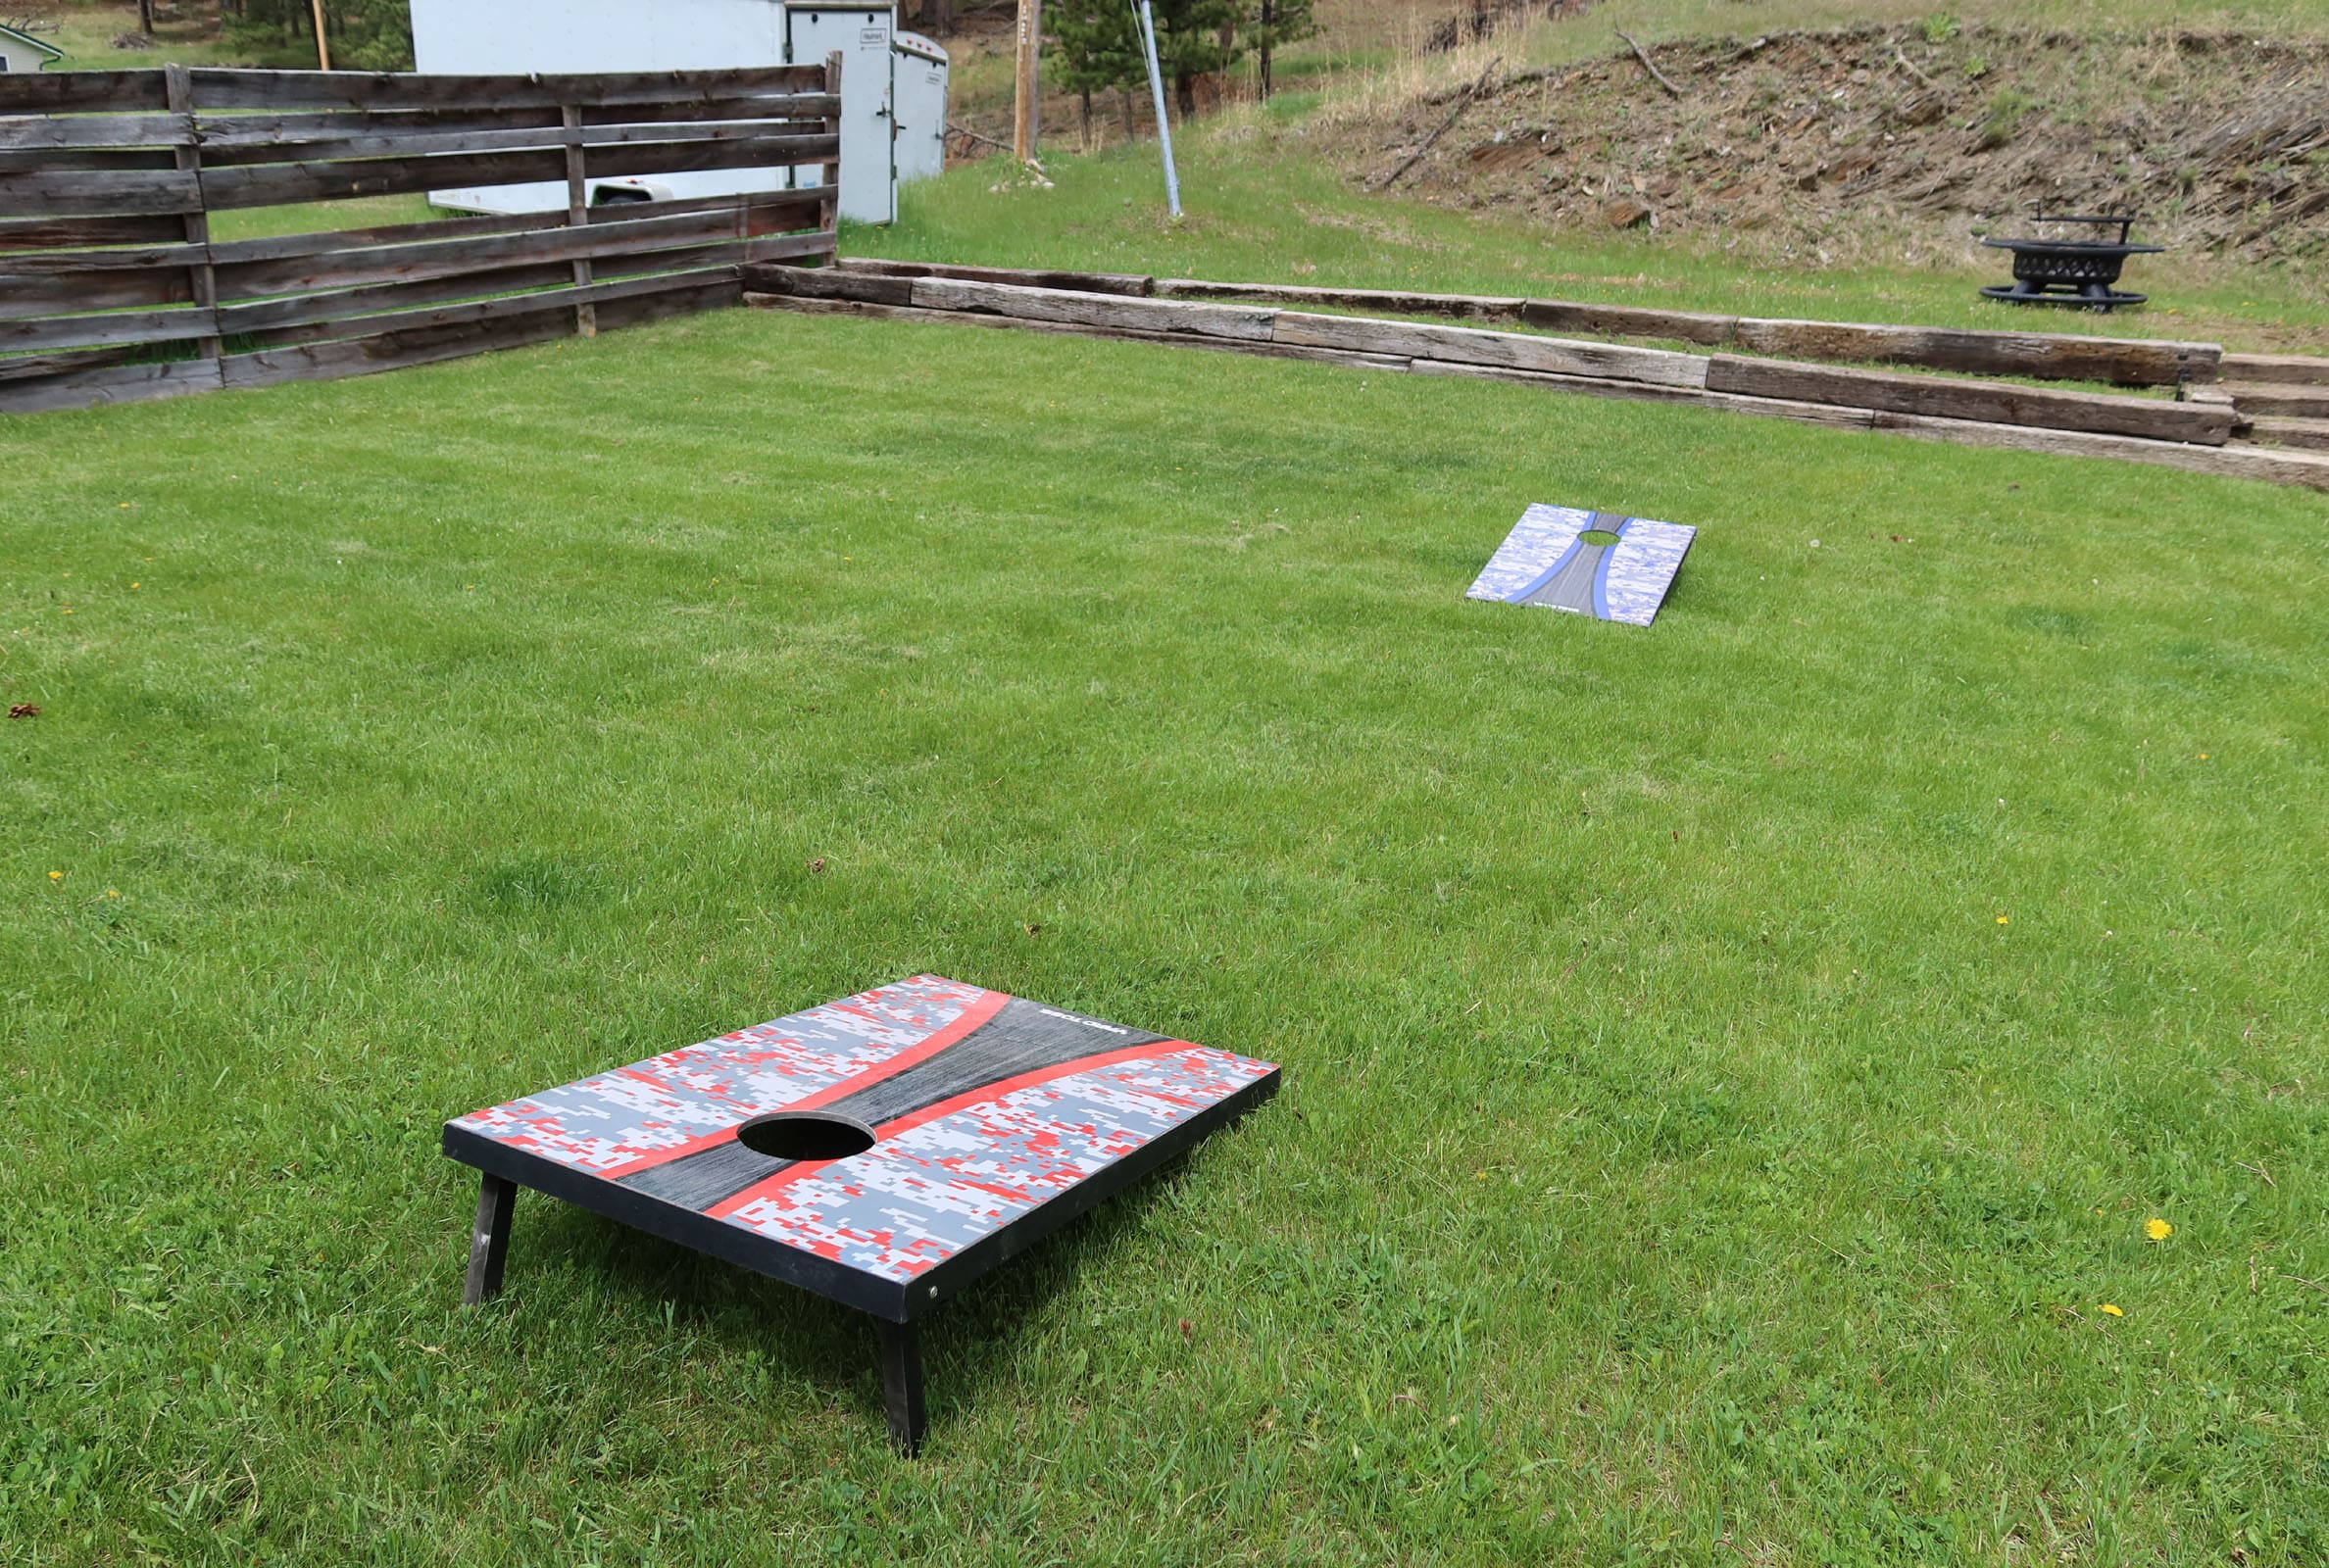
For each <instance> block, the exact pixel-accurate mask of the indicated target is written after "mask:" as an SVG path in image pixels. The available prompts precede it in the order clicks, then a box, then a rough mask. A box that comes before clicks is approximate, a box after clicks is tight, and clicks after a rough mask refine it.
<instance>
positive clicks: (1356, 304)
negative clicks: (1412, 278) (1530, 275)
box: [1156, 277, 1527, 321]
mask: <svg viewBox="0 0 2329 1568" xmlns="http://www.w3.org/2000/svg"><path fill="white" fill-rule="evenodd" d="M1156 292H1157V294H1158V295H1159V296H1161V297H1163V298H1165V299H1192V298H1195V299H1205V298H1211V299H1225V300H1250V301H1252V302H1253V303H1255V304H1276V305H1324V306H1333V307H1337V308H1347V309H1350V310H1362V311H1384V312H1388V313H1391V314H1394V315H1399V316H1450V317H1456V318H1458V319H1464V320H1477V321H1515V320H1518V319H1520V307H1521V306H1522V305H1524V304H1525V303H1527V302H1526V301H1524V300H1520V299H1512V298H1505V297H1502V296H1498V295H1487V294H1416V293H1412V292H1409V291H1406V290H1402V289H1386V288H1313V287H1308V286H1303V285H1281V284H1277V283H1214V282H1208V281H1207V280H1206V279H1204V278H1197V277H1167V278H1164V279H1162V280H1160V281H1159V282H1158V283H1157V286H1156Z"/></svg>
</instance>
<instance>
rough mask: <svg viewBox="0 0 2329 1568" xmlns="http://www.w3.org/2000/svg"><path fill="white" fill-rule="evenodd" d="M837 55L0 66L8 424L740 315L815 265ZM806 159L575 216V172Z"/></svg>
mask: <svg viewBox="0 0 2329 1568" xmlns="http://www.w3.org/2000/svg"><path fill="white" fill-rule="evenodd" d="M839 114H840V63H839V58H838V57H837V56H836V57H834V58H833V59H831V60H829V61H828V62H827V63H826V64H825V65H822V66H788V67H777V68H767V69H758V70H750V71H716V72H658V73H640V74H629V75H577V76H430V75H372V74H367V73H354V72H329V73H326V72H282V71H207V70H192V71H190V70H186V69H184V68H180V67H170V68H166V69H164V70H159V71H110V72H74V73H59V74H56V75H30V74H25V75H14V76H0V411H31V410H37V409H52V408H70V407H76V406H79V405H83V404H88V403H97V402H111V401H119V400H124V399H130V398H143V397H167V396H171V395H173V394H176V393H181V392H192V391H202V390H206V389H212V388H218V387H223V386H251V385H262V384H266V383H268V382H273V381H283V380H299V379H307V378H314V377H322V376H334V375H349V374H358V373H362V372H364V371H368V370H379V369H389V368H396V367H398V366H404V365H416V364H421V363H424V362H426V361H430V360H440V359H451V358H456V357H459V356H461V355H463V354H471V353H480V352H483V351H485V350H488V349H496V348H507V347H513V346H516V345H518V344H520V343H532V342H540V341H544V340H546V339H549V338H554V337H560V336H565V335H568V334H570V333H573V332H582V333H589V332H593V331H596V330H597V329H598V328H600V327H603V326H613V325H620V324H624V323H627V322H631V321H637V320H645V319H652V318H655V317H660V316H668V315H671V314H674V313H677V312H681V311H691V310H701V309H708V308H711V307H715V306H720V305H735V304H738V303H740V302H741V299H742V283H741V277H742V269H743V267H744V265H745V264H746V263H748V262H778V261H802V262H806V261H813V260H823V261H828V262H829V261H831V260H832V259H833V245H834V223H833V206H832V198H833V196H834V193H835V191H836V189H837V186H838V177H837V175H838V163H839V159H840V135H839V121H838V116H839ZM802 165H819V166H822V168H823V171H824V181H823V184H822V185H821V186H819V187H813V188H809V189H803V190H780V191H771V192H767V193H761V194H753V195H745V196H719V197H710V198H702V199H697V200H688V201H640V202H624V203H621V204H619V205H614V206H605V207H595V208H594V207H592V206H590V205H589V204H588V201H587V199H586V193H587V190H588V188H589V181H591V180H594V179H609V178H616V177H620V176H625V175H660V174H672V173H683V172H699V171H709V170H733V169H764V168H766V169H783V168H792V167H798V166H802ZM530 182H551V183H562V184H564V185H565V187H566V192H567V206H566V209H565V210H564V211H562V212H551V213H541V214H524V215H520V216H515V217H501V218H473V219H453V220H447V221H440V222H424V223H405V224H396V225H392V226H387V227H376V228H366V229H351V230H339V231H333V232H324V233H310V234H296V235H289V236H285V237H281V238H271V239H254V240H239V241H229V242H222V241H216V240H213V239H212V238H211V236H210V215H211V214H213V213H216V212H223V211H231V210H234V209H240V208H253V207H278V206H286V205H292V204H298V203H308V202H324V201H337V200H345V199H347V198H351V197H360V196H385V195H402V194H410V193H414V192H420V191H427V190H432V189H445V188H449V187H455V186H468V185H500V184H520V183H530Z"/></svg>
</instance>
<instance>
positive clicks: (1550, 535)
mask: <svg viewBox="0 0 2329 1568" xmlns="http://www.w3.org/2000/svg"><path fill="white" fill-rule="evenodd" d="M1596 529H1599V530H1603V531H1606V532H1610V533H1613V534H1615V535H1617V542H1616V543H1615V544H1612V545H1592V544H1587V543H1585V542H1584V541H1583V540H1582V539H1581V538H1580V537H1579V536H1580V535H1581V534H1584V533H1586V532H1589V531H1592V530H1596ZM1697 536H1698V530H1697V529H1696V528H1691V527H1686V526H1684V525H1682V524H1680V523H1672V522H1657V521H1653V520H1651V519H1650V518H1647V517H1628V516H1625V515H1621V514H1618V513H1610V512H1588V511H1584V510H1582V509H1579V508H1576V507H1548V506H1532V507H1530V508H1529V509H1528V510H1527V511H1526V512H1525V513H1523V514H1521V516H1520V520H1519V521H1518V522H1517V523H1515V524H1514V525H1513V527H1512V531H1511V533H1510V534H1508V535H1507V536H1506V538H1505V542H1504V543H1503V544H1502V545H1501V546H1499V547H1498V549H1497V552H1496V554H1495V555H1494V556H1493V557H1491V558H1490V559H1489V562H1488V564H1487V565H1486V566H1485V567H1484V568H1482V569H1481V572H1480V575H1479V578H1478V579H1477V580H1476V581H1474V582H1473V584H1472V585H1471V587H1470V589H1469V590H1468V591H1467V592H1466V594H1465V597H1466V598H1469V599H1493V600H1497V601H1500V602H1502V603H1505V604H1527V605H1541V606H1544V607H1546V608H1548V609H1553V610H1566V611H1569V612H1571V613H1576V614H1584V615H1592V616H1595V617H1597V618H1599V619H1602V620H1618V621H1624V622H1625V623H1626V624H1628V625H1633V626H1647V625H1649V624H1651V623H1652V622H1653V621H1655V620H1656V619H1657V618H1658V610H1659V607H1660V605H1662V604H1663V603H1664V602H1665V596H1666V592H1667V590H1668V589H1670V588H1671V587H1672V586H1673V581H1674V574H1675V573H1676V572H1678V571H1679V570H1681V569H1682V558H1683V557H1684V556H1685V555H1687V554H1689V552H1690V544H1691V541H1692V540H1693V539H1694V538H1696V537H1697Z"/></svg>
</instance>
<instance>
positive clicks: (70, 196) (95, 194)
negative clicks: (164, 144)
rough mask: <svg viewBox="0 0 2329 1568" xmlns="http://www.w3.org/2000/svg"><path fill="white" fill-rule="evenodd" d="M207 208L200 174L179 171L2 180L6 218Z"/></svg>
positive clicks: (73, 172)
mask: <svg viewBox="0 0 2329 1568" xmlns="http://www.w3.org/2000/svg"><path fill="white" fill-rule="evenodd" d="M201 210H202V192H201V189H200V188H199V187H198V186H197V185H196V183H195V181H194V176H193V175H192V174H189V173H180V172H176V171H173V170H162V169H156V170H119V171H113V170H88V169H63V170H58V171H56V172H53V173H18V174H11V175H9V176H8V177H7V178H6V179H0V218H68V217H81V218H135V217H143V216H147V215H150V214H160V213H193V212H200V211H201Z"/></svg>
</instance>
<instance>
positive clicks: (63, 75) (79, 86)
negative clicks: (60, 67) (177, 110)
mask: <svg viewBox="0 0 2329 1568" xmlns="http://www.w3.org/2000/svg"><path fill="white" fill-rule="evenodd" d="M167 108H169V95H168V91H167V89H166V88H165V87H164V85H163V81H162V73H161V72H160V71H158V70H157V71H57V72H29V71H23V72H14V73H9V74H6V75H0V115H68V114H92V113H93V114H117V115H120V114H137V113H140V112H158V111H161V110H165V109H167Z"/></svg>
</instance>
